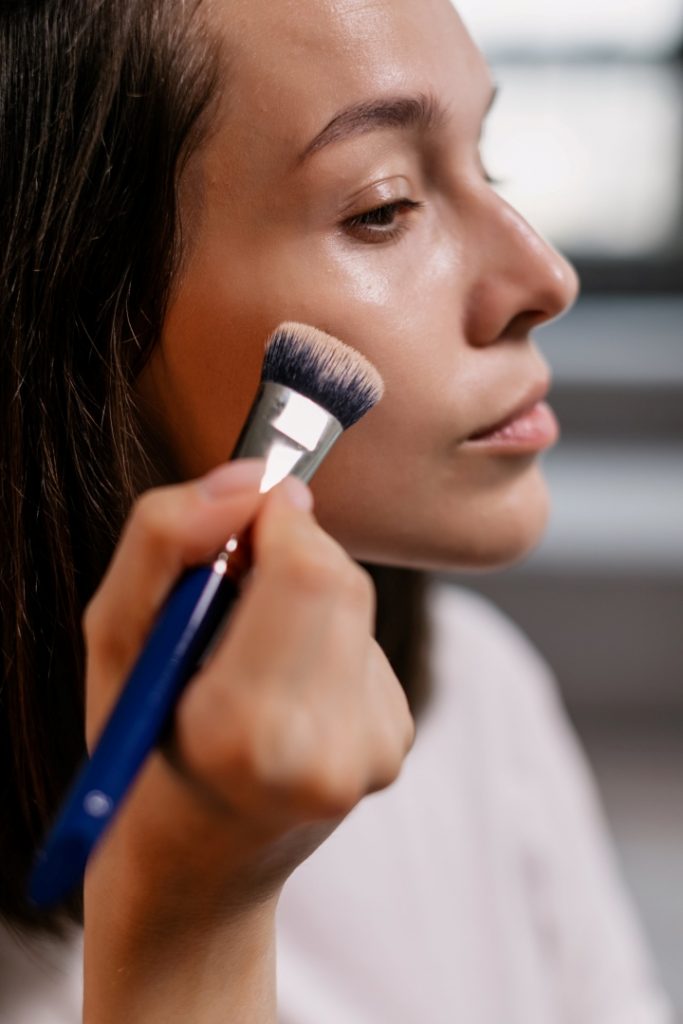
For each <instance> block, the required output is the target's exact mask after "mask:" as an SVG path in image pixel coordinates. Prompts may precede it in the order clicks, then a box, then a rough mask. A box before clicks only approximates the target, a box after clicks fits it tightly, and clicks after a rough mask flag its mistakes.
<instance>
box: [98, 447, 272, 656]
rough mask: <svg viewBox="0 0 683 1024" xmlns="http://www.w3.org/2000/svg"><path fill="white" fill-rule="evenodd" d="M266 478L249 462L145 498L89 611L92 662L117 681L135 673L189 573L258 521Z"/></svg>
mask: <svg viewBox="0 0 683 1024" xmlns="http://www.w3.org/2000/svg"><path fill="white" fill-rule="evenodd" d="M262 475H263V463H262V462H261V461H260V460H243V461H239V462H235V463H231V464H229V465H228V466H224V467H221V468H220V471H217V473H216V472H214V473H212V474H209V475H208V477H205V478H202V479H200V480H195V481H191V482H189V483H185V484H180V485H175V486H173V487H162V488H155V489H153V490H151V491H148V492H146V493H145V494H143V495H142V497H141V498H140V499H139V500H138V501H137V502H136V504H135V506H134V508H133V510H132V512H131V515H130V516H129V518H128V520H127V522H126V525H125V528H124V530H123V534H122V537H121V540H120V542H119V544H118V546H117V549H116V551H115V553H114V557H113V559H112V562H111V564H110V566H109V569H108V570H107V573H106V574H105V576H104V578H103V580H102V583H101V584H100V587H99V588H98V590H97V592H96V594H95V596H94V597H93V599H92V600H91V602H90V604H89V605H88V607H87V608H86V612H85V615H84V630H85V635H86V644H87V647H88V652H89V655H91V654H92V655H93V656H94V657H96V658H97V659H98V660H99V661H100V662H106V664H107V666H108V668H110V669H111V670H112V672H114V674H115V673H116V672H119V673H124V672H126V671H127V670H128V669H129V668H130V667H132V664H133V662H134V660H135V658H136V657H137V655H138V653H139V651H140V649H141V647H142V645H143V643H144V641H145V639H146V637H147V635H148V633H149V631H150V629H151V627H152V625H153V623H154V620H155V618H156V616H157V615H158V613H159V610H160V608H161V606H162V605H163V602H164V600H165V598H166V597H167V595H168V593H169V592H170V590H171V588H172V586H173V584H174V583H175V582H176V581H177V580H178V578H179V576H180V575H181V573H182V571H183V569H185V568H187V567H188V566H191V565H193V564H199V563H201V562H206V561H208V560H209V559H210V558H211V557H212V555H213V554H215V552H216V551H217V550H218V549H219V548H220V547H221V546H222V545H223V544H224V543H225V542H226V540H227V539H228V538H229V536H230V535H231V534H232V533H238V532H240V531H241V530H243V529H244V528H245V527H246V526H247V525H248V524H249V523H250V522H251V521H253V519H254V517H255V516H256V514H257V513H258V509H259V508H260V507H261V505H262V503H263V500H264V499H263V495H261V494H259V492H258V485H259V482H260V480H261V478H262ZM216 476H218V478H219V479H218V481H217V479H216Z"/></svg>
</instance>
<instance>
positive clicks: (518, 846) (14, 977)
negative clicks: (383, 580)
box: [0, 584, 672, 1024]
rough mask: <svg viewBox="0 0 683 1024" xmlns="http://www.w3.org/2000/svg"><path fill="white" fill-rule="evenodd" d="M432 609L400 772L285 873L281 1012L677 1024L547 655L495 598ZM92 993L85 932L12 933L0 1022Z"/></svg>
mask: <svg viewBox="0 0 683 1024" xmlns="http://www.w3.org/2000/svg"><path fill="white" fill-rule="evenodd" d="M431 604H432V612H433V621H434V645H433V655H432V657H433V669H434V676H435V692H434V697H433V700H432V702H431V703H430V705H429V706H428V708H427V710H426V712H425V714H424V717H423V718H422V719H421V720H420V722H419V725H418V735H417V739H416V741H415V745H414V746H413V749H412V750H411V752H410V754H409V755H408V758H407V759H406V762H405V764H404V767H403V771H402V773H401V776H400V778H399V779H398V780H397V782H396V783H394V785H393V786H391V787H390V788H389V789H388V790H384V791H382V792H381V793H376V794H373V795H372V796H370V797H366V799H365V800H363V801H362V803H361V804H360V805H359V806H358V807H357V808H356V809H355V810H354V811H353V812H352V813H351V814H350V815H349V817H348V818H347V819H346V820H345V821H344V822H343V823H342V824H341V825H340V826H339V828H338V829H337V830H336V831H335V832H334V834H333V835H332V836H331V837H330V838H329V839H328V840H327V841H326V842H325V843H324V844H323V846H322V847H321V848H320V849H318V850H317V851H316V852H315V853H314V854H313V855H312V856H311V857H310V858H309V860H308V861H306V862H305V863H304V864H303V865H302V866H301V867H300V868H299V869H298V870H297V871H296V872H295V873H294V875H293V876H292V878H291V879H290V880H289V882H288V883H287V885H286V886H285V890H284V894H283V896H282V899H281V903H280V909H279V916H278V988H279V993H278V1005H279V1008H280V1011H279V1021H280V1024H669V1022H671V1021H672V1016H671V1013H670V1011H669V1009H668V1004H667V1003H666V1000H665V999H664V997H663V996H662V994H661V993H660V991H659V989H658V987H657V985H656V983H655V981H654V979H653V977H652V976H651V973H650V967H649V964H648V961H647V956H646V954H645V953H644V951H643V949H642V946H641V942H640V938H639V935H638V932H637V928H636V926H635V924H634V921H633V919H632V916H631V913H630V910H629V908H628V905H627V901H626V900H625V898H624V894H623V892H622V890H621V887H620V884H619V882H618V880H617V878H616V875H615V868H614V864H613V862H612V858H611V854H610V852H609V850H608V848H607V844H606V841H605V834H604V826H603V822H602V818H601V814H600V811H599V809H598V807H597V805H596V799H595V794H594V791H593V788H592V784H591V782H590V779H589V776H588V774H587V771H586V765H585V762H584V759H583V757H582V755H581V753H580V752H579V750H578V749H577V745H576V741H575V739H574V738H573V736H572V734H571V732H570V730H569V727H568V724H567V721H566V719H565V717H564V715H563V713H562V710H561V706H560V704H559V702H558V699H557V696H556V693H555V689H554V684H553V681H552V679H551V677H550V675H549V673H548V670H547V668H546V667H545V665H544V664H543V663H542V662H541V661H540V659H539V657H538V655H537V654H536V653H535V652H534V650H533V649H532V648H531V647H530V646H529V644H528V642H527V641H526V640H525V639H524V637H522V636H521V635H520V634H519V633H518V632H517V631H516V630H515V628H514V627H513V626H512V625H511V624H510V623H509V622H508V621H507V620H506V619H504V618H503V617H502V616H501V615H500V613H499V612H497V611H495V610H494V609H493V608H492V606H491V605H490V604H488V603H487V602H485V601H484V600H482V599H481V598H479V597H476V596H474V595H473V594H470V593H468V592H467V591H464V590H460V589H456V588H454V587H447V586H445V585H443V584H435V585H434V587H433V588H432V593H431ZM80 988H81V973H80V944H79V941H78V938H77V937H75V938H74V941H73V942H72V943H71V944H70V945H69V946H67V947H66V948H61V949H60V948H56V947H55V946H53V945H50V944H49V943H43V944H42V945H41V947H40V948H37V947H35V946H34V947H33V948H32V949H31V951H27V950H26V949H22V948H20V947H19V946H17V945H16V943H15V941H14V940H13V939H10V937H9V936H8V935H7V934H6V933H2V932H0V1022H1V1024H77V1022H79V1021H80ZM227 1011H229V1007H228V1008H226V1012H227ZM226 1019H229V1016H228V1017H227V1018H226Z"/></svg>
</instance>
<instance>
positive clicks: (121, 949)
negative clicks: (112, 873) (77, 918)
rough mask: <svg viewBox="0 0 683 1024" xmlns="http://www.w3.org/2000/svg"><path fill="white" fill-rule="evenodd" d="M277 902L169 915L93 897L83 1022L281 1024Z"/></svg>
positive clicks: (87, 919) (89, 911)
mask: <svg viewBox="0 0 683 1024" xmlns="http://www.w3.org/2000/svg"><path fill="white" fill-rule="evenodd" d="M276 904H277V899H276V898H275V897H271V898H269V899H268V900H264V901H262V902H259V903H255V904H251V905H247V904H244V905H242V906H240V907H235V908H234V909H233V910H231V911H226V910H225V908H224V911H223V914H222V915H221V916H220V917H216V916H214V915H209V916H207V915H206V914H204V913H202V912H197V913H193V914H190V915H188V914H185V913H184V914H183V915H182V917H181V919H178V920H175V921H173V922H172V921H171V920H170V919H167V920H166V921H165V922H162V921H161V920H159V919H157V920H154V921H152V920H147V921H146V920H143V919H141V918H140V917H138V918H137V919H135V915H131V914H128V913H121V912H118V913H115V914H112V913H108V912H107V907H106V906H105V907H99V906H98V907H96V908H93V907H92V906H90V907H88V905H87V902H86V917H85V953H84V1016H83V1020H84V1024H114V1022H115V1021H116V1024H120V1021H121V1020H135V1021H139V1022H140V1024H157V1021H158V1022H159V1024H162V1022H163V1024H175V1022H176V1021H177V1022H178V1024H180V1022H181V1021H182V1022H183V1024H186V1022H187V1021H189V1020H191V1021H192V1022H193V1024H219V1022H220V1024H224V1022H225V1021H226V1020H231V1021H235V1022H237V1021H241V1020H244V1021H245V1022H246V1021H249V1024H274V1022H275V1019H276V1008H275V1007H276V1000H275V910H276Z"/></svg>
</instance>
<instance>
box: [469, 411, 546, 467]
mask: <svg viewBox="0 0 683 1024" xmlns="http://www.w3.org/2000/svg"><path fill="white" fill-rule="evenodd" d="M559 436H560V427H559V424H558V422H557V419H556V417H555V413H554V412H553V411H552V409H551V408H550V406H549V405H548V404H547V402H537V404H536V405H534V406H533V408H531V409H527V411H526V412H524V413H522V414H521V415H520V416H518V417H517V419H515V420H511V421H510V422H509V423H506V424H505V426H503V427H499V428H498V429H497V430H492V431H491V432H490V433H489V434H482V435H480V436H479V437H476V438H471V439H470V440H468V441H465V443H464V446H465V447H466V448H485V449H486V450H487V451H494V450H495V451H497V452H501V453H503V454H507V455H528V454H529V453H533V452H542V451H543V450H544V449H546V448H550V447H551V446H552V445H554V444H555V442H556V441H557V439H558V438H559Z"/></svg>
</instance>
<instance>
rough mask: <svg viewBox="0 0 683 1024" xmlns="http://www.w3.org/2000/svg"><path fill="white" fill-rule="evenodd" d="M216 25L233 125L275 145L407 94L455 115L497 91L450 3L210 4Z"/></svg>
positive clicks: (311, 0) (219, 0)
mask: <svg viewBox="0 0 683 1024" xmlns="http://www.w3.org/2000/svg"><path fill="white" fill-rule="evenodd" d="M209 18H210V22H211V25H212V27H213V29H214V31H217V32H218V33H219V35H220V36H221V38H222V40H223V42H224V52H225V54H226V67H227V89H226V97H227V100H228V103H229V107H230V111H231V120H232V121H233V123H234V122H235V120H237V121H239V120H242V121H244V120H245V119H248V120H249V121H250V122H251V131H252V132H256V133H259V132H260V131H265V132H267V133H268V136H269V138H270V140H271V142H272V141H273V140H274V138H277V137H278V136H282V137H283V139H284V137H285V136H287V138H288V140H289V142H290V144H291V142H292V141H296V142H300V143H301V145H302V146H303V145H305V144H306V142H307V141H308V140H309V139H310V138H311V137H312V136H313V135H315V134H316V133H317V132H318V131H319V130H320V128H321V127H322V126H323V125H324V124H325V123H326V121H327V120H329V119H330V118H331V117H333V116H334V114H335V113H336V112H337V111H338V110H339V109H340V107H342V106H345V105H347V104H352V103H356V102H362V101H364V100H367V99H371V98H376V97H381V96H388V95H397V94H401V93H417V92H421V93H434V94H436V96H437V97H438V98H439V99H441V100H442V101H443V102H444V103H445V104H446V105H448V106H449V108H451V109H454V113H455V114H456V116H457V114H458V113H459V112H464V110H465V109H466V108H467V106H468V104H469V105H471V104H472V103H473V102H474V103H476V104H477V109H478V110H480V105H481V96H482V94H483V93H485V92H486V91H487V89H488V88H489V82H490V76H489V73H488V70H487V68H486V65H485V63H484V60H483V58H482V56H481V54H480V53H479V51H478V50H477V48H476V47H475V45H474V44H473V42H472V41H471V39H470V37H469V36H468V34H467V32H466V30H465V28H464V26H463V24H462V22H461V20H460V18H459V17H458V15H457V13H456V11H455V9H454V8H453V6H452V4H451V3H450V0H212V2H211V4H210V8H209ZM458 108H461V110H460V111H459V110H458ZM252 141H253V135H252Z"/></svg>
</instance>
